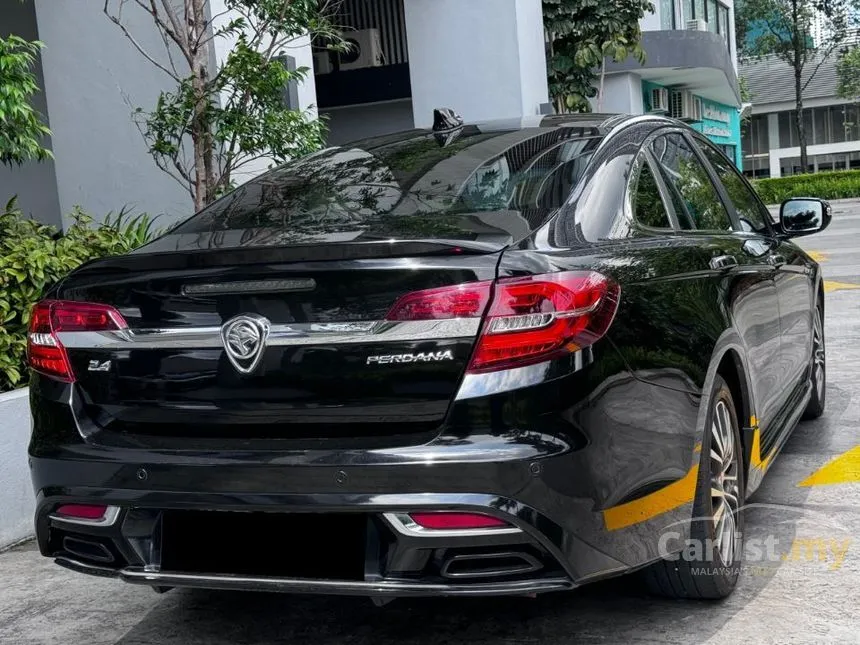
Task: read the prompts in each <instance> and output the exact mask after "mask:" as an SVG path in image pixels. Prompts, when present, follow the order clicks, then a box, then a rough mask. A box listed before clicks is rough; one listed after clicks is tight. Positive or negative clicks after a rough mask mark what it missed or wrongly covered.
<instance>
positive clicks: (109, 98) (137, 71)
mask: <svg viewBox="0 0 860 645" xmlns="http://www.w3.org/2000/svg"><path fill="white" fill-rule="evenodd" d="M103 6H104V2H103V0H77V1H75V2H58V1H57V0H36V3H35V8H36V17H37V21H38V26H39V37H40V38H41V40H43V41H44V42H45V49H44V51H43V53H42V69H43V73H44V79H45V93H46V96H47V100H48V115H49V119H50V125H51V130H52V131H53V137H52V144H53V151H54V156H55V158H56V161H55V167H56V176H57V192H58V196H59V205H60V210H61V211H62V213H63V214H68V212H69V211H70V210H71V209H72V207H73V206H75V205H76V204H77V205H80V206H82V207H83V208H84V209H85V210H86V211H88V212H89V213H91V214H92V215H94V216H96V217H97V218H98V217H102V216H104V215H105V214H106V213H107V212H109V211H114V212H115V211H118V210H120V209H121V208H123V207H124V206H128V207H131V208H134V209H136V210H137V211H147V212H149V213H151V214H153V215H158V214H164V215H165V217H164V218H163V219H162V220H161V222H160V223H161V224H167V223H170V222H173V221H175V220H176V219H177V218H179V217H184V216H187V215H188V214H190V212H191V210H192V204H191V198H190V196H189V194H188V192H187V191H186V190H184V189H183V188H182V187H181V186H180V185H179V184H178V183H176V182H175V181H174V180H173V179H171V178H170V177H168V176H167V175H166V174H165V173H163V172H162V171H161V170H159V169H158V168H157V167H156V165H155V162H154V161H153V159H152V157H151V156H150V155H149V153H148V152H147V147H146V143H145V142H144V140H143V137H142V136H141V134H140V132H139V131H138V129H137V127H136V126H135V124H134V122H133V120H132V111H133V110H134V108H135V107H138V106H140V107H143V108H144V109H151V108H152V107H154V105H155V103H156V100H157V98H158V93H159V92H160V91H161V90H163V89H168V88H172V87H173V85H174V83H173V81H172V80H171V79H170V78H169V77H168V76H167V75H166V74H165V73H164V72H163V71H161V70H159V69H157V68H156V67H155V66H153V65H152V64H150V63H149V62H148V61H146V60H145V59H144V58H143V57H142V56H141V55H140V53H138V52H137V51H136V50H135V49H134V47H133V46H132V44H131V43H130V42H129V41H128V40H127V39H126V37H125V36H124V35H123V34H122V31H120V29H119V27H117V26H116V25H115V24H113V23H112V22H110V21H109V20H108V18H107V17H106V16H105V15H104V14H103V12H102V8H103ZM123 18H124V20H125V22H126V23H127V24H128V28H129V30H130V31H131V32H132V33H133V34H134V35H135V36H136V37H137V39H138V40H139V41H140V43H141V44H142V46H143V47H145V48H146V49H148V50H150V51H152V52H153V53H154V55H155V56H157V57H158V58H161V59H164V58H165V56H164V52H165V49H164V44H163V43H162V41H161V38H160V37H159V35H158V33H157V31H156V29H155V27H154V25H153V23H152V18H150V17H149V16H148V15H147V14H146V13H145V12H144V11H143V10H142V9H141V8H140V7H138V6H136V5H135V4H134V3H126V7H125V9H124V11H123Z"/></svg>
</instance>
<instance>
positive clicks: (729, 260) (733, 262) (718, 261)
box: [710, 255, 738, 271]
mask: <svg viewBox="0 0 860 645" xmlns="http://www.w3.org/2000/svg"><path fill="white" fill-rule="evenodd" d="M710 265H711V268H712V269H714V270H715V271H726V270H728V269H734V268H735V267H737V266H738V261H737V258H735V256H734V255H718V256H717V257H715V258H712V259H711V261H710Z"/></svg>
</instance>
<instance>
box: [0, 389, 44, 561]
mask: <svg viewBox="0 0 860 645" xmlns="http://www.w3.org/2000/svg"><path fill="white" fill-rule="evenodd" d="M29 392H30V391H29V389H27V388H23V389H20V390H14V391H12V392H6V393H5V394H0V548H3V547H5V546H9V545H10V544H14V543H15V542H18V541H20V540H23V539H24V538H26V537H29V536H30V535H32V534H33V513H34V511H35V507H36V501H35V495H34V494H33V486H32V484H31V482H30V468H29V465H28V461H27V444H28V443H29V442H30V399H29Z"/></svg>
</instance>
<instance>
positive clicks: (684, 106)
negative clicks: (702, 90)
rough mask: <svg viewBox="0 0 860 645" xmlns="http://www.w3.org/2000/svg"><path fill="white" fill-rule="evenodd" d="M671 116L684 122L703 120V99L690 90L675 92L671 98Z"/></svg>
mask: <svg viewBox="0 0 860 645" xmlns="http://www.w3.org/2000/svg"><path fill="white" fill-rule="evenodd" d="M669 103H670V105H669V114H670V115H671V116H672V117H673V118H675V119H681V120H682V121H701V120H702V99H700V98H699V97H698V96H696V95H695V94H693V93H692V92H690V91H689V90H674V91H673V92H672V93H671V95H670V97H669Z"/></svg>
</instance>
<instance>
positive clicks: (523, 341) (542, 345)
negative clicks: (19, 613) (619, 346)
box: [469, 271, 620, 372]
mask: <svg viewBox="0 0 860 645" xmlns="http://www.w3.org/2000/svg"><path fill="white" fill-rule="evenodd" d="M619 294H620V288H619V287H618V285H617V284H616V283H615V282H613V281H612V280H610V279H609V278H607V277H606V276H604V275H601V274H599V273H595V272H593V271H588V272H563V273H550V274H546V275H537V276H528V277H526V278H506V279H502V280H499V281H498V283H497V284H496V292H495V294H494V295H493V302H492V304H491V305H490V310H489V311H488V312H487V320H486V322H485V323H484V328H483V330H482V331H481V336H480V337H479V338H478V346H477V348H476V349H475V353H474V355H473V356H472V362H471V364H470V365H469V371H470V372H484V371H493V370H499V369H505V368H509V367H521V366H523V365H530V364H533V363H539V362H542V361H546V360H549V359H551V358H554V357H556V356H559V355H563V354H569V353H571V352H575V351H577V350H579V349H582V348H583V347H588V346H589V345H593V344H594V343H595V342H597V341H598V340H599V339H600V338H601V337H602V336H603V335H604V334H605V333H606V332H607V330H608V329H609V326H610V325H611V324H612V320H613V319H614V318H615V312H616V311H617V309H618V297H619Z"/></svg>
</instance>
